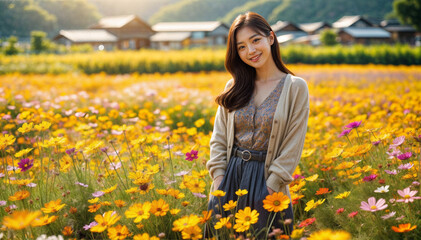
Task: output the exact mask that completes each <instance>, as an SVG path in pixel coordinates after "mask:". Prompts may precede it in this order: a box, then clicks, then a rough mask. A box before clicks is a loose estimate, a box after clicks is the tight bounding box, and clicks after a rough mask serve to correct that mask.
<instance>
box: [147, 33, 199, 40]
mask: <svg viewBox="0 0 421 240" xmlns="http://www.w3.org/2000/svg"><path fill="white" fill-rule="evenodd" d="M190 35H191V33H190V32H160V33H156V34H154V35H153V36H152V37H151V42H162V41H168V42H180V41H183V40H185V39H187V38H189V37H190Z"/></svg>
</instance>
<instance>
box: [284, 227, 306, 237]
mask: <svg viewBox="0 0 421 240" xmlns="http://www.w3.org/2000/svg"><path fill="white" fill-rule="evenodd" d="M304 229H305V228H301V229H294V231H292V233H291V238H292V239H296V238H301V237H302V236H303V233H304ZM288 239H289V238H288Z"/></svg>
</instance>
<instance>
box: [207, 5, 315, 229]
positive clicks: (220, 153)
mask: <svg viewBox="0 0 421 240" xmlns="http://www.w3.org/2000/svg"><path fill="white" fill-rule="evenodd" d="M225 67H226V69H227V70H228V72H229V73H230V74H231V75H232V79H231V80H230V81H228V83H227V85H226V87H225V91H224V92H223V93H222V94H221V95H219V96H218V97H217V98H216V102H217V103H218V105H219V106H218V110H217V113H216V117H215V123H214V129H213V134H212V137H211V141H210V160H209V161H208V162H207V164H206V167H207V169H208V170H209V173H210V175H211V177H212V179H213V187H212V188H211V191H215V190H222V191H224V192H226V194H225V196H224V197H222V198H221V204H222V205H224V204H225V203H227V202H228V201H229V200H233V201H237V200H238V202H237V209H244V208H245V207H246V206H249V207H251V209H256V210H257V211H258V212H259V220H258V222H257V223H256V224H255V225H254V226H253V228H254V229H257V231H259V230H260V229H262V228H264V227H265V226H266V223H267V219H268V217H269V212H268V211H267V210H265V209H264V208H263V202H262V201H263V200H264V199H265V197H266V196H267V195H268V194H272V193H274V192H282V193H284V194H285V195H287V196H288V197H289V198H290V199H291V196H290V193H289V188H288V184H289V183H290V182H291V181H293V177H292V174H293V172H294V170H295V168H296V166H297V164H298V162H299V160H300V157H301V152H302V149H303V145H304V139H305V135H306V131H307V120H308V115H309V94H308V88H307V84H306V82H305V81H304V80H303V79H302V78H299V77H296V76H294V75H293V73H292V72H291V71H289V70H288V69H287V68H286V66H285V65H284V63H283V62H282V59H281V54H280V49H279V44H278V41H277V39H276V36H275V34H274V33H273V31H272V29H271V27H270V25H269V24H268V22H267V21H266V20H265V19H264V18H263V17H262V16H260V15H259V14H256V13H253V12H247V13H245V14H243V15H239V16H238V17H237V18H236V19H235V20H234V22H233V23H232V25H231V28H230V30H229V35H228V43H227V54H226V58H225ZM239 189H246V190H247V191H248V194H246V195H245V196H242V197H240V198H238V196H237V195H236V194H235V192H236V191H237V190H239ZM218 204H219V200H218V198H216V197H213V196H210V200H209V206H208V210H211V209H212V210H213V212H214V213H215V214H221V215H222V216H223V217H226V216H227V215H229V214H230V212H222V213H221V212H220V210H219V209H220V208H219V207H218ZM286 219H291V223H290V224H287V226H286V227H285V228H284V224H283V223H284V222H283V221H282V220H286ZM292 220H293V211H292V205H291V204H289V208H288V209H286V210H284V213H282V214H279V213H278V214H277V219H276V220H275V221H274V222H273V225H272V228H281V229H282V230H283V231H284V234H290V233H291V231H292V228H293V223H292ZM287 223H288V221H287ZM206 231H209V229H206ZM257 231H256V232H257ZM207 234H209V233H205V235H206V236H207Z"/></svg>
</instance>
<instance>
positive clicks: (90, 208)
mask: <svg viewBox="0 0 421 240" xmlns="http://www.w3.org/2000/svg"><path fill="white" fill-rule="evenodd" d="M101 206H102V205H101V203H100V204H96V203H94V205H90V206H88V208H89V210H88V211H89V212H91V213H94V212H96V211H98V209H99V208H100V207H101Z"/></svg>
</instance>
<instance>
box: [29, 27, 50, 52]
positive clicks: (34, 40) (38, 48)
mask: <svg viewBox="0 0 421 240" xmlns="http://www.w3.org/2000/svg"><path fill="white" fill-rule="evenodd" d="M46 36H47V34H46V33H45V32H42V31H32V32H31V50H32V51H34V52H35V53H37V54H38V53H40V52H42V51H45V50H47V49H48V43H47V40H46V39H45V37H46Z"/></svg>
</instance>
